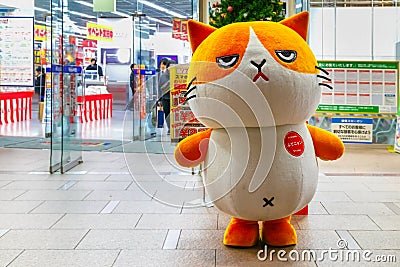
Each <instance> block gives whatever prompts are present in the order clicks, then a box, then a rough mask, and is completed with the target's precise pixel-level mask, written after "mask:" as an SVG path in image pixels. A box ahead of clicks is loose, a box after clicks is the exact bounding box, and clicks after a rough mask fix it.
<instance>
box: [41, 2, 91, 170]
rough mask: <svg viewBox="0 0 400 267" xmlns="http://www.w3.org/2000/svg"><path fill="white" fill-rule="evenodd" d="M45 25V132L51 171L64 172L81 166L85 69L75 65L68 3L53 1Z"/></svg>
mask: <svg viewBox="0 0 400 267" xmlns="http://www.w3.org/2000/svg"><path fill="white" fill-rule="evenodd" d="M50 11H51V12H50V15H49V16H47V17H46V25H47V27H48V28H49V29H50V31H49V32H50V36H49V38H48V39H47V42H46V49H47V51H48V53H49V55H50V56H49V57H50V60H49V64H48V66H47V68H46V72H47V73H46V94H45V104H44V106H45V112H44V113H45V115H44V116H45V117H44V122H45V131H46V138H50V172H51V173H54V172H56V171H58V170H60V172H61V173H64V172H66V171H68V170H70V169H71V168H73V167H74V166H76V165H78V164H80V163H82V139H81V136H80V131H79V124H80V120H79V117H78V116H77V114H78V112H77V111H78V105H77V94H76V92H77V88H79V87H80V86H82V78H83V77H82V68H81V67H80V66H76V63H75V62H76V61H75V60H74V56H75V55H76V51H75V49H76V47H75V43H74V36H73V35H72V31H71V27H72V24H71V23H70V21H69V17H68V0H63V1H62V0H51V7H50Z"/></svg>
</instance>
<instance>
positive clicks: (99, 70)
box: [86, 58, 103, 78]
mask: <svg viewBox="0 0 400 267" xmlns="http://www.w3.org/2000/svg"><path fill="white" fill-rule="evenodd" d="M86 70H95V71H97V74H98V75H99V78H100V77H103V68H102V67H100V66H99V65H97V60H96V59H95V58H92V59H91V60H90V65H89V66H87V67H86Z"/></svg>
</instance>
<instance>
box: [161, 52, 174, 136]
mask: <svg viewBox="0 0 400 267" xmlns="http://www.w3.org/2000/svg"><path fill="white" fill-rule="evenodd" d="M169 65H170V61H169V59H168V58H162V59H161V61H160V73H159V79H158V92H159V94H158V95H160V96H161V97H160V98H159V101H160V102H161V105H162V108H163V111H164V116H165V120H166V122H167V126H168V134H169V131H170V118H169V113H170V110H171V107H170V101H171V99H170V84H169V69H168V68H169Z"/></svg>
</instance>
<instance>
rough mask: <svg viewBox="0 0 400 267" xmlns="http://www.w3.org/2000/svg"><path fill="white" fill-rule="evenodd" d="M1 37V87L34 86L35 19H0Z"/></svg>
mask: <svg viewBox="0 0 400 267" xmlns="http://www.w3.org/2000/svg"><path fill="white" fill-rule="evenodd" d="M0 36H1V42H0V86H33V85H34V56H33V55H34V50H33V45H34V22H33V18H32V17H0Z"/></svg>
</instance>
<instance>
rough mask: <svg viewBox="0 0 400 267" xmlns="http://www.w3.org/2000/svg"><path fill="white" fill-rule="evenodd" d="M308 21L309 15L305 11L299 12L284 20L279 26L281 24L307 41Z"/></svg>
mask: <svg viewBox="0 0 400 267" xmlns="http://www.w3.org/2000/svg"><path fill="white" fill-rule="evenodd" d="M308 20H309V13H308V12H307V11H303V12H300V13H299V14H296V15H294V16H291V17H290V18H287V19H284V20H282V21H280V22H279V23H280V24H283V25H285V26H287V27H289V28H291V29H292V30H294V31H295V32H297V33H298V34H299V35H300V36H301V37H302V38H303V39H304V40H307V33H308Z"/></svg>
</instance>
